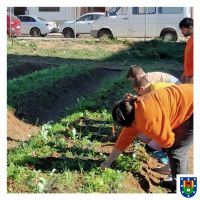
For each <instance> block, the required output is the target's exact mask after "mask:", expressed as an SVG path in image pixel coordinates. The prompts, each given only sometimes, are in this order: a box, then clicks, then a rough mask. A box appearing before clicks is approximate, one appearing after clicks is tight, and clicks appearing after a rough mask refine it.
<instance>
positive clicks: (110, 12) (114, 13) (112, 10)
mask: <svg viewBox="0 0 200 200" xmlns="http://www.w3.org/2000/svg"><path fill="white" fill-rule="evenodd" d="M119 9H120V7H113V8H111V9H110V10H109V11H108V15H109V16H112V15H116V13H117V11H118V10H119Z"/></svg>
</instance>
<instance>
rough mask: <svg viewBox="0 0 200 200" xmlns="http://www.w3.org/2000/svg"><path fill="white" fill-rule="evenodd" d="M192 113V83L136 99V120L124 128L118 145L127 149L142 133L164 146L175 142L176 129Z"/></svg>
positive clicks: (117, 146)
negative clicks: (174, 131) (174, 130)
mask: <svg viewBox="0 0 200 200" xmlns="http://www.w3.org/2000/svg"><path fill="white" fill-rule="evenodd" d="M192 113H193V86H192V84H180V85H174V86H170V87H167V88H164V89H159V90H156V91H153V92H150V93H148V94H146V95H144V96H143V97H140V98H138V100H137V101H136V102H135V120H134V122H133V123H132V125H131V127H124V128H123V129H122V132H121V133H120V136H119V138H118V140H117V142H116V143H115V147H116V148H117V149H120V150H122V151H123V150H125V149H126V147H128V146H129V145H130V144H131V142H132V140H133V139H134V138H135V137H136V136H137V135H138V134H140V133H144V134H145V135H146V136H147V137H149V138H151V139H153V140H155V141H156V142H157V143H158V144H160V145H161V146H162V147H163V148H169V147H171V146H172V145H173V143H174V140H175V137H174V133H173V129H175V128H177V127H179V126H180V125H181V124H182V123H183V122H184V121H186V120H187V119H188V118H189V117H190V116H191V115H192Z"/></svg>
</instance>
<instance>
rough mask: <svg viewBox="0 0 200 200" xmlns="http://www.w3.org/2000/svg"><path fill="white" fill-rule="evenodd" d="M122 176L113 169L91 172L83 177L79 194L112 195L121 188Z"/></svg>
mask: <svg viewBox="0 0 200 200" xmlns="http://www.w3.org/2000/svg"><path fill="white" fill-rule="evenodd" d="M122 181H123V174H122V173H121V172H120V171H116V170H113V169H105V170H104V171H103V172H101V171H98V170H92V171H91V172H89V173H88V174H85V176H84V182H83V186H82V188H81V192H86V193H93V192H98V193H99V192H101V193H108V192H109V193H113V192H117V190H118V189H120V188H121V187H122Z"/></svg>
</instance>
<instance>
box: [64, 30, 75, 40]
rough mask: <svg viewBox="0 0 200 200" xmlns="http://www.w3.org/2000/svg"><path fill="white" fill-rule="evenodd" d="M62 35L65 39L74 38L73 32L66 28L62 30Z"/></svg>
mask: <svg viewBox="0 0 200 200" xmlns="http://www.w3.org/2000/svg"><path fill="white" fill-rule="evenodd" d="M63 35H64V37H66V38H74V31H73V30H72V29H70V28H66V29H64V30H63Z"/></svg>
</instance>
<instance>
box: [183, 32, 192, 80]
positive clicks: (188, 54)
mask: <svg viewBox="0 0 200 200" xmlns="http://www.w3.org/2000/svg"><path fill="white" fill-rule="evenodd" d="M184 75H185V76H186V77H192V76H193V35H191V36H190V38H189V39H188V41H187V44H186V47H185V52H184Z"/></svg>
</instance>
